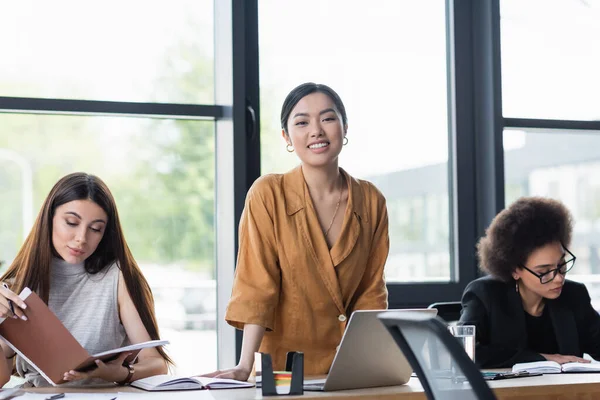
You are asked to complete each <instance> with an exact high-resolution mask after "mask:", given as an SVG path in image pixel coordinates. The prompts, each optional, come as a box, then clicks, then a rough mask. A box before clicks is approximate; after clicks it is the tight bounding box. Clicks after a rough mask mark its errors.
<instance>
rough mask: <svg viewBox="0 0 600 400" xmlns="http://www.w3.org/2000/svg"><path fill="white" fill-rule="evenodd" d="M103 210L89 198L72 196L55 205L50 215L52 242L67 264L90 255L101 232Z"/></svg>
mask: <svg viewBox="0 0 600 400" xmlns="http://www.w3.org/2000/svg"><path fill="white" fill-rule="evenodd" d="M107 222H108V217H107V215H106V212H104V210H103V209H102V208H101V207H100V206H99V205H98V204H96V203H94V202H93V201H91V200H74V201H71V202H68V203H65V204H63V205H60V206H58V207H57V208H56V210H55V212H54V217H53V218H52V245H53V246H54V249H55V250H56V252H57V253H58V255H59V256H60V257H61V258H62V259H63V260H65V261H66V262H68V263H69V264H77V263H81V262H83V261H85V260H86V259H87V258H88V257H89V256H91V255H92V254H93V253H94V251H96V248H97V247H98V244H99V243H100V241H101V240H102V237H103V236H104V230H105V227H106V224H107Z"/></svg>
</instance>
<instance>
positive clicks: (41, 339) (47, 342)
mask: <svg viewBox="0 0 600 400" xmlns="http://www.w3.org/2000/svg"><path fill="white" fill-rule="evenodd" d="M19 297H20V298H21V299H22V300H23V301H24V302H25V304H27V308H26V309H25V315H26V316H27V321H23V320H21V319H12V318H7V319H2V318H0V337H1V338H3V339H4V340H5V341H6V343H7V344H8V345H9V346H10V347H11V348H12V349H13V350H14V351H15V352H16V353H17V354H19V355H20V356H21V357H22V358H23V359H24V360H25V361H27V362H28V363H29V364H30V365H31V366H32V367H34V368H35V369H36V370H37V371H38V372H39V373H40V375H42V376H43V377H44V378H45V379H46V380H47V381H48V383H50V384H51V385H57V384H60V383H64V382H65V381H64V380H63V375H64V373H65V372H67V371H70V370H76V371H86V370H88V369H92V368H95V367H96V364H95V360H102V361H110V360H114V359H116V358H118V357H119V355H121V354H122V353H124V352H127V353H130V355H129V356H127V358H126V359H125V362H129V363H132V362H134V361H135V359H136V358H137V356H138V353H139V352H140V351H141V350H142V349H144V348H148V347H156V346H162V345H165V344H168V343H169V342H168V341H166V340H151V341H149V342H144V343H137V344H134V345H131V346H125V347H121V348H118V349H113V350H109V351H105V352H102V353H98V354H94V355H90V354H89V353H88V352H87V351H86V350H85V349H84V348H83V347H82V346H81V345H80V344H79V342H78V341H77V339H75V337H73V335H71V332H69V330H68V329H67V328H66V327H65V326H64V325H63V324H62V322H61V321H60V320H59V319H58V317H57V316H56V315H55V314H54V313H53V312H52V310H50V309H49V308H48V306H47V305H46V303H44V301H43V300H42V299H41V298H40V297H39V296H38V295H37V294H35V293H34V292H32V291H31V290H30V289H29V288H25V289H23V291H22V292H21V293H20V294H19ZM98 334H99V335H101V334H102V332H98Z"/></svg>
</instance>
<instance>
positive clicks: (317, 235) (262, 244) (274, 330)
mask: <svg viewBox="0 0 600 400" xmlns="http://www.w3.org/2000/svg"><path fill="white" fill-rule="evenodd" d="M342 174H343V175H344V177H345V179H346V182H347V184H348V188H349V196H348V203H347V206H346V212H345V214H344V221H343V225H342V231H341V234H340V236H339V238H338V240H337V242H336V243H335V244H334V246H333V247H332V248H331V250H330V249H329V248H328V246H327V242H326V240H325V236H324V234H323V231H322V230H321V226H320V224H319V221H318V219H317V214H316V212H315V208H314V205H313V203H312V200H311V197H310V194H309V192H308V186H307V185H306V182H305V181H304V175H303V173H302V167H301V166H299V167H297V168H295V169H293V170H292V171H290V172H288V173H285V174H270V175H265V176H263V177H261V178H259V179H258V180H257V181H256V182H255V183H254V184H253V185H252V187H251V188H250V190H249V191H248V195H247V197H246V204H245V207H244V211H243V213H242V219H241V221H240V227H239V253H238V260H237V268H236V273H235V279H234V282H233V290H232V294H231V299H230V301H229V305H228V307H227V312H226V315H225V319H226V320H227V322H228V323H229V324H230V325H232V326H234V327H236V328H238V329H243V327H244V324H256V325H260V326H263V327H265V328H266V329H267V331H266V333H265V337H264V339H263V341H262V344H261V347H260V351H261V352H264V353H269V354H271V357H272V358H273V367H274V368H275V370H283V369H284V368H285V357H286V353H287V352H288V351H301V352H303V353H304V371H305V374H306V375H314V374H324V373H327V372H328V371H329V367H330V366H331V363H332V361H333V357H334V356H335V353H336V348H337V346H338V345H339V343H340V340H341V339H342V335H343V333H344V329H345V327H346V322H347V319H348V318H349V316H350V314H351V313H352V311H354V310H373V309H386V308H387V305H388V303H387V288H386V286H385V279H384V275H383V269H384V265H385V261H386V259H387V256H388V251H389V236H388V215H387V208H386V205H385V198H384V197H383V195H382V194H381V192H380V191H379V190H377V188H376V187H375V186H374V185H373V184H371V183H369V182H367V181H364V180H359V179H355V178H353V177H351V176H350V175H348V174H347V173H346V172H345V171H343V170H342Z"/></svg>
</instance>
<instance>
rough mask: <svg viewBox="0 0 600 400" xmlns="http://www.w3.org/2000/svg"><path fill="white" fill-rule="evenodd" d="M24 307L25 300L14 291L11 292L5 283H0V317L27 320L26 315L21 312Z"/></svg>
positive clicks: (25, 306)
mask: <svg viewBox="0 0 600 400" xmlns="http://www.w3.org/2000/svg"><path fill="white" fill-rule="evenodd" d="M15 305H16V306H15ZM26 308H27V305H26V304H25V302H24V301H23V300H21V298H20V297H19V296H17V294H16V293H14V292H12V291H11V290H10V289H9V288H8V285H7V284H6V283H2V286H0V317H1V318H15V319H16V318H21V319H22V320H23V321H27V317H26V316H25V313H24V312H23V310H25V309H26Z"/></svg>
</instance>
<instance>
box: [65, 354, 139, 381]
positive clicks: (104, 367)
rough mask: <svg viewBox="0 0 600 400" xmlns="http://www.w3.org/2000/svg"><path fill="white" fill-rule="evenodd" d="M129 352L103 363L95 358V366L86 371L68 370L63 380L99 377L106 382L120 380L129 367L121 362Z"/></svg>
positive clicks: (123, 377) (126, 373) (124, 376)
mask: <svg viewBox="0 0 600 400" xmlns="http://www.w3.org/2000/svg"><path fill="white" fill-rule="evenodd" d="M129 354H130V353H123V354H121V355H120V356H119V358H117V359H116V360H113V361H110V362H107V363H104V362H102V361H100V360H96V365H97V368H94V369H93V370H91V371H88V372H80V371H74V370H71V371H68V372H65V374H64V377H63V378H64V380H65V381H67V382H73V381H79V380H81V379H89V378H100V379H104V380H105V381H108V382H121V381H122V380H124V379H125V378H127V375H129V369H128V368H127V367H125V366H124V365H123V362H124V361H125V359H126V358H127V356H129Z"/></svg>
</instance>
